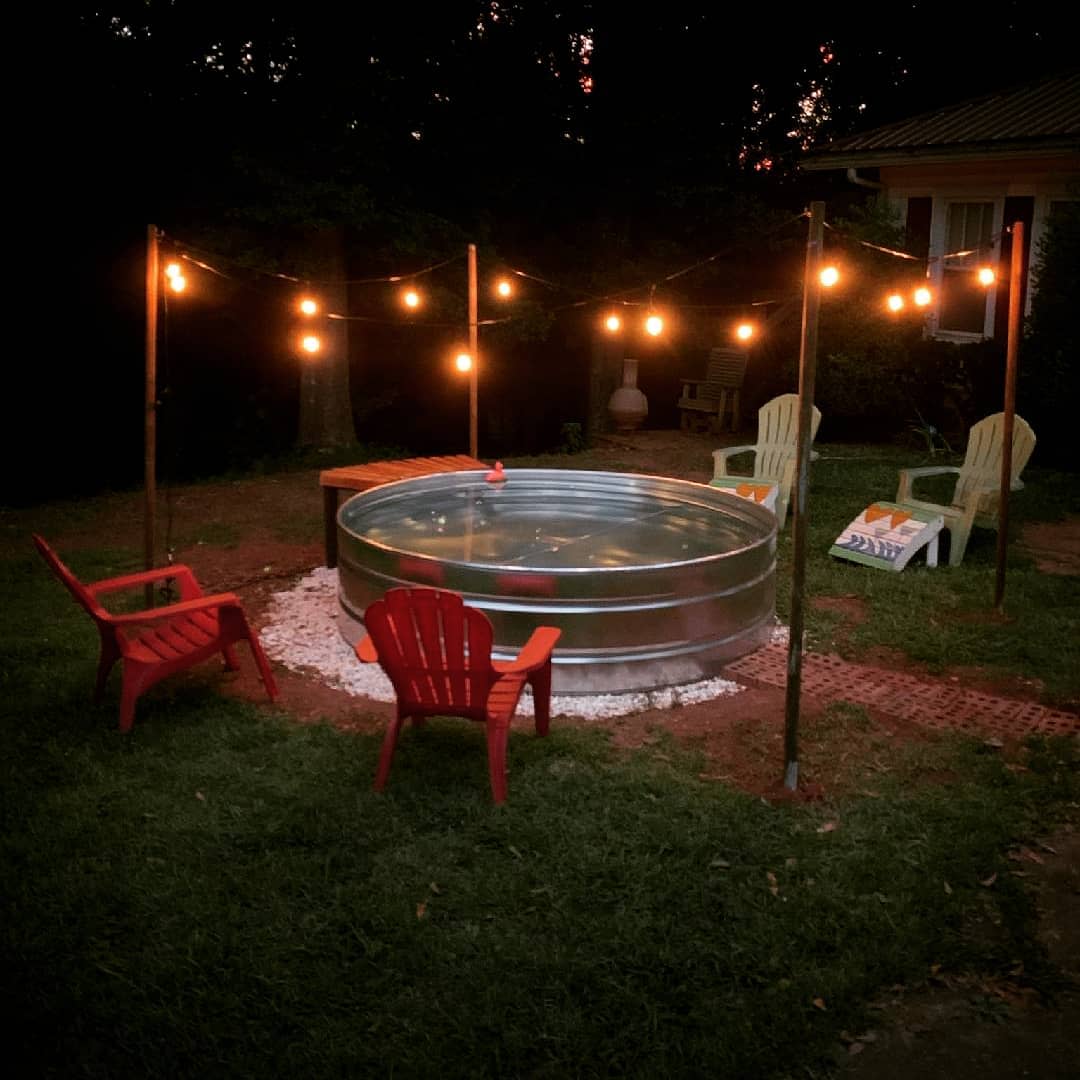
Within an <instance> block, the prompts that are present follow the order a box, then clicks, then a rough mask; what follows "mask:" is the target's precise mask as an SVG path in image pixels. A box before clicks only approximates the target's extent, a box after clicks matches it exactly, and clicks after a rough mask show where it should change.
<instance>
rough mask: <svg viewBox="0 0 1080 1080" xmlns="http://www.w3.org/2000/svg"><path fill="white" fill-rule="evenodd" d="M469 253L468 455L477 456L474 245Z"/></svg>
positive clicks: (470, 246) (476, 349) (476, 335)
mask: <svg viewBox="0 0 1080 1080" xmlns="http://www.w3.org/2000/svg"><path fill="white" fill-rule="evenodd" d="M468 253H469V355H470V356H471V357H472V366H471V367H470V368H469V456H470V457H472V458H475V457H477V456H478V455H477V450H478V449H479V446H478V442H479V432H478V427H479V424H478V415H479V413H478V397H479V369H480V356H479V354H478V342H479V336H480V335H479V333H478V324H477V311H478V302H477V286H476V245H475V244H470V245H469V248H468Z"/></svg>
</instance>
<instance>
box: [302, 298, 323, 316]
mask: <svg viewBox="0 0 1080 1080" xmlns="http://www.w3.org/2000/svg"><path fill="white" fill-rule="evenodd" d="M318 310H319V305H318V304H316V303H315V301H314V300H312V299H311V297H310V296H305V297H304V299H303V300H301V301H300V314H301V315H314V314H316V313H317V312H318Z"/></svg>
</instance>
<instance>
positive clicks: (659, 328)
mask: <svg viewBox="0 0 1080 1080" xmlns="http://www.w3.org/2000/svg"><path fill="white" fill-rule="evenodd" d="M663 332H664V320H663V319H661V318H660V316H659V315H650V316H649V317H648V318H647V319H646V320H645V333H647V334H651V335H652V336H653V337H659V336H660V335H661V334H662V333H663Z"/></svg>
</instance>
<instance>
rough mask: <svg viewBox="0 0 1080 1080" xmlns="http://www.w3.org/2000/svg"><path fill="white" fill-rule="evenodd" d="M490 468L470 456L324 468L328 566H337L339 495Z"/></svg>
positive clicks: (420, 458)
mask: <svg viewBox="0 0 1080 1080" xmlns="http://www.w3.org/2000/svg"><path fill="white" fill-rule="evenodd" d="M488 468H489V466H488V465H486V464H485V463H484V462H482V461H478V460H477V459H476V458H474V457H469V455H468V454H452V455H448V456H444V457H419V458H401V459H399V460H397V461H369V462H367V464H365V465H345V466H343V467H342V468H338V469H324V470H323V471H322V472H321V473H319V485H320V486H321V487H322V489H323V540H324V543H325V545H326V565H327V566H329V567H330V568H331V569H332V568H333V567H335V566H337V512H338V492H340V491H352V492H356V491H367V490H368V489H369V488H373V487H378V486H379V485H380V484H391V483H393V482H394V481H395V480H408V479H409V478H411V477H413V476H429V475H430V474H431V473H443V472H462V471H464V470H467V469H485V470H486V469H488Z"/></svg>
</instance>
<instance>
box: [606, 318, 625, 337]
mask: <svg viewBox="0 0 1080 1080" xmlns="http://www.w3.org/2000/svg"><path fill="white" fill-rule="evenodd" d="M604 329H605V330H607V332H608V333H609V334H617V333H618V332H619V331H620V330H621V329H622V319H620V318H619V316H618V315H609V316H608V317H607V318H606V319H605V320H604Z"/></svg>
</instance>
